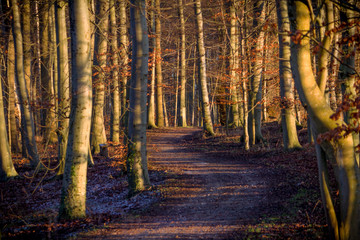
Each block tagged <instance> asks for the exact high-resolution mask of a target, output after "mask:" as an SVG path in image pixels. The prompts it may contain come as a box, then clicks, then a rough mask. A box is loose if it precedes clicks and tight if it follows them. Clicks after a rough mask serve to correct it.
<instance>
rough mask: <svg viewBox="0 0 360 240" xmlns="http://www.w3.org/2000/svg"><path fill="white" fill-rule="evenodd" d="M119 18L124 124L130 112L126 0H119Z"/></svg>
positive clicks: (122, 114)
mask: <svg viewBox="0 0 360 240" xmlns="http://www.w3.org/2000/svg"><path fill="white" fill-rule="evenodd" d="M119 18H120V26H119V31H120V67H121V71H120V75H121V76H120V82H121V83H122V93H123V94H122V107H121V109H122V112H121V116H122V119H123V123H124V124H123V125H124V126H126V125H127V117H126V116H127V112H128V101H127V100H128V75H129V74H128V65H129V55H128V49H129V38H128V34H127V33H128V31H127V14H126V0H119Z"/></svg>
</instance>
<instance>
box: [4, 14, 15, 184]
mask: <svg viewBox="0 0 360 240" xmlns="http://www.w3.org/2000/svg"><path fill="white" fill-rule="evenodd" d="M0 13H1V11H0ZM0 32H3V31H0ZM0 53H1V54H4V52H3V50H1V52H0ZM3 64H5V62H3ZM2 74H3V73H2V66H0V136H1V137H0V181H6V180H8V179H9V178H11V177H15V176H17V175H18V174H17V172H16V170H15V168H14V165H13V162H12V158H11V151H10V145H9V140H8V134H7V129H6V121H5V113H4V110H5V109H4V101H3V87H2V86H3V84H2V83H3V81H2V76H3V75H2Z"/></svg>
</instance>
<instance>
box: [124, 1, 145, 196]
mask: <svg viewBox="0 0 360 240" xmlns="http://www.w3.org/2000/svg"><path fill="white" fill-rule="evenodd" d="M131 3H132V6H131V8H130V30H131V36H132V43H133V46H132V51H133V54H132V61H131V83H130V106H129V125H128V139H129V141H128V156H127V160H126V165H127V169H128V181H129V196H132V195H134V194H136V193H137V192H139V191H142V190H144V189H146V188H147V187H149V186H150V179H149V174H148V169H147V151H146V127H147V121H146V118H147V109H146V100H147V77H148V59H149V40H148V34H147V24H146V18H145V16H146V15H145V14H146V9H145V0H131Z"/></svg>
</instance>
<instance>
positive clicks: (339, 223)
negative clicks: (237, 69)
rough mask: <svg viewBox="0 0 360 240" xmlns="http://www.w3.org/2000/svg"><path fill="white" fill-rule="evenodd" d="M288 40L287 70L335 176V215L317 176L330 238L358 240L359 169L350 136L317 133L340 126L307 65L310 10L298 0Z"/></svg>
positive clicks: (322, 177)
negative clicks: (289, 43) (329, 136)
mask: <svg viewBox="0 0 360 240" xmlns="http://www.w3.org/2000/svg"><path fill="white" fill-rule="evenodd" d="M290 12H291V13H293V15H292V17H291V19H290V20H291V32H293V33H295V34H294V35H293V36H292V38H293V42H292V48H291V56H292V57H291V67H292V70H293V73H294V78H295V84H296V87H297V89H298V92H299V97H300V99H301V101H302V103H303V105H304V106H306V109H307V111H308V113H309V116H310V119H311V127H312V130H313V134H314V136H315V138H316V139H318V140H319V142H320V147H321V150H323V151H324V154H326V158H327V159H329V160H330V162H331V164H332V165H333V167H334V172H335V177H336V180H337V182H338V186H339V202H340V205H339V207H340V208H339V211H338V212H339V214H335V212H336V210H335V209H334V205H333V204H332V200H331V196H330V195H329V193H330V190H329V189H328V188H327V183H326V178H327V174H326V171H322V172H321V174H323V175H320V185H321V193H322V198H323V205H324V208H325V211H326V213H327V216H328V225H329V227H330V231H331V232H330V235H331V237H333V238H335V239H359V238H360V236H359V229H360V228H359V226H360V225H359V221H360V218H359V205H360V201H359V192H360V189H359V176H360V175H359V167H358V165H357V163H356V160H355V152H354V146H353V139H352V136H351V135H349V136H346V137H343V138H339V139H336V140H335V139H332V140H328V139H321V138H320V134H324V133H326V132H328V131H331V130H333V129H335V128H336V127H337V126H341V125H342V124H344V122H343V120H342V119H338V120H333V119H331V118H330V116H331V115H332V114H333V113H334V112H333V111H332V110H331V108H330V106H329V105H328V103H327V101H326V99H325V96H324V94H323V92H322V91H321V89H320V88H319V86H318V84H317V82H316V80H315V77H314V75H313V71H312V66H311V51H310V39H309V36H308V33H309V31H310V19H311V17H310V10H309V6H308V5H307V4H306V3H304V2H302V1H299V0H295V1H292V2H291V3H290V4H289V13H290ZM317 158H318V162H319V163H318V165H319V170H322V169H323V166H325V165H324V164H325V162H324V161H325V160H324V159H323V158H320V157H319V154H318V156H317Z"/></svg>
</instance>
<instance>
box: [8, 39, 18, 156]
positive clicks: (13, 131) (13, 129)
mask: <svg viewBox="0 0 360 240" xmlns="http://www.w3.org/2000/svg"><path fill="white" fill-rule="evenodd" d="M7 45H8V58H7V62H8V64H7V79H8V82H7V83H8V98H9V99H8V104H9V105H8V116H9V119H8V122H9V124H10V128H9V129H10V131H9V135H10V146H11V151H12V152H13V153H19V152H21V150H20V145H19V142H20V141H19V133H18V128H19V123H18V122H19V121H20V119H18V121H16V116H15V108H16V106H15V95H16V91H15V64H14V63H15V49H14V38H13V36H12V34H10V35H9V42H8V44H7Z"/></svg>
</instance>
